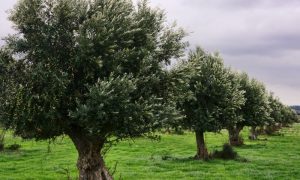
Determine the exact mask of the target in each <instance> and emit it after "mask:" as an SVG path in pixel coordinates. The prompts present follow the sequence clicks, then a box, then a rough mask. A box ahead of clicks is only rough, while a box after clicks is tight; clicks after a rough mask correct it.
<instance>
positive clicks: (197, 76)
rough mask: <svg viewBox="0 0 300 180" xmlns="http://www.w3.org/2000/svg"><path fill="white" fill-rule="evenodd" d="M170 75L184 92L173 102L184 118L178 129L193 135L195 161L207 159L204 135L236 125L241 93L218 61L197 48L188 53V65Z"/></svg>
mask: <svg viewBox="0 0 300 180" xmlns="http://www.w3.org/2000/svg"><path fill="white" fill-rule="evenodd" d="M172 73H173V74H175V75H174V76H175V77H177V81H178V84H181V86H182V89H183V90H184V91H183V94H184V95H183V96H182V98H179V99H178V100H177V101H178V108H179V109H180V110H181V111H182V113H183V115H184V119H183V121H182V126H183V127H184V128H185V129H189V130H192V131H194V132H195V134H196V143H197V153H196V156H195V158H196V159H207V158H208V151H207V148H206V145H205V141H204V133H205V132H218V131H220V130H221V129H222V128H224V127H226V126H227V125H228V124H230V123H233V121H234V122H236V121H238V118H235V111H236V110H237V109H239V108H240V107H241V106H242V105H243V104H244V97H243V91H240V90H239V84H238V83H235V82H236V80H234V79H235V76H233V75H232V72H231V70H230V69H228V68H225V67H224V64H223V61H222V59H221V58H220V57H219V56H218V55H212V54H208V53H206V52H204V51H203V50H202V49H201V48H197V49H196V51H194V52H191V53H190V54H189V58H188V61H187V62H183V63H181V64H179V65H177V67H176V68H174V70H173V72H172ZM232 78H233V79H232Z"/></svg>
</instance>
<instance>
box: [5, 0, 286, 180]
mask: <svg viewBox="0 0 300 180" xmlns="http://www.w3.org/2000/svg"><path fill="white" fill-rule="evenodd" d="M10 20H11V21H12V22H13V23H14V27H15V30H16V32H17V34H15V35H13V36H9V37H7V38H6V45H5V46H4V47H2V48H1V50H0V78H1V79H0V80H1V92H0V93H1V94H0V97H1V99H0V101H1V104H0V123H1V125H3V126H4V128H6V129H11V130H13V131H14V133H15V134H16V135H18V136H21V137H22V138H30V139H36V140H45V139H53V138H55V137H58V136H61V135H67V136H69V137H70V138H71V140H72V141H73V143H74V145H75V147H76V149H77V151H78V162H77V167H78V170H79V179H82V180H86V179H91V180H94V179H95V180H96V179H112V176H111V174H110V173H109V172H108V170H107V168H106V166H105V163H104V159H103V151H104V149H105V147H106V146H110V145H111V144H112V143H113V142H115V141H119V140H122V139H126V138H134V137H137V136H139V137H140V136H146V137H153V135H155V134H154V133H155V132H156V131H157V130H159V129H161V128H163V127H165V126H170V125H171V126H172V127H176V126H182V127H184V128H186V129H189V130H193V131H195V133H196V139H197V146H198V152H197V156H196V157H197V158H200V159H202V158H205V157H206V156H207V154H208V153H207V150H206V147H205V143H204V138H203V137H204V132H207V131H212V132H217V131H219V130H221V129H222V128H228V129H229V130H230V131H231V132H233V131H238V130H239V129H241V128H242V127H244V126H252V127H257V126H259V125H261V122H265V119H268V120H269V121H268V122H269V123H270V124H274V122H277V119H276V120H275V118H273V119H272V120H271V119H270V118H268V117H270V114H271V113H270V110H266V109H272V108H270V105H268V101H267V100H268V97H267V96H266V93H265V89H264V87H263V85H262V84H261V83H258V82H257V81H255V80H251V81H250V80H249V79H248V77H247V76H246V75H245V74H237V73H234V72H233V71H231V70H230V69H228V68H225V67H224V65H223V62H222V60H221V59H220V57H219V56H217V55H210V54H207V53H205V52H204V51H203V50H201V49H197V50H196V52H193V53H191V54H190V56H189V60H188V61H186V62H184V63H182V64H178V66H176V67H175V68H174V69H172V70H170V71H169V70H167V69H166V68H165V65H168V64H169V63H170V61H171V60H172V59H179V58H180V57H182V55H183V53H184V51H185V48H186V45H187V43H186V42H184V41H183V38H184V36H185V33H184V31H183V30H181V29H179V28H176V27H175V26H168V25H167V23H166V21H165V16H164V13H163V12H162V11H160V10H158V9H151V8H150V7H149V6H148V4H147V2H146V1H142V2H140V3H138V5H137V6H134V4H133V3H132V2H131V1H128V0H93V1H80V0H39V1H35V0H22V1H19V3H18V5H17V6H15V8H14V9H13V10H12V11H11V15H10ZM249 89H250V90H249ZM276 102H277V101H276ZM276 102H275V103H274V104H276ZM274 114H276V113H275V112H274ZM274 116H275V115H274ZM277 116H280V119H281V120H282V121H284V119H285V116H282V114H280V115H277V114H276V118H277ZM278 118H279V117H278ZM235 134H236V133H235ZM231 136H233V134H232V133H231ZM231 139H233V138H231Z"/></svg>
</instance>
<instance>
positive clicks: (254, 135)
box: [249, 126, 257, 140]
mask: <svg viewBox="0 0 300 180" xmlns="http://www.w3.org/2000/svg"><path fill="white" fill-rule="evenodd" d="M249 139H251V140H257V132H256V126H252V127H251V130H250V136H249Z"/></svg>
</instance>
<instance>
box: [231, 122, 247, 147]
mask: <svg viewBox="0 0 300 180" xmlns="http://www.w3.org/2000/svg"><path fill="white" fill-rule="evenodd" d="M242 129H243V127H239V126H236V127H230V128H228V133H229V143H230V145H231V146H241V145H243V144H244V142H243V139H242V137H240V132H241V130H242Z"/></svg>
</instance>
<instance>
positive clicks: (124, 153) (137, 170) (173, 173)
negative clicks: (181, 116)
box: [0, 124, 300, 180]
mask: <svg viewBox="0 0 300 180" xmlns="http://www.w3.org/2000/svg"><path fill="white" fill-rule="evenodd" d="M281 133H282V134H283V136H261V137H260V138H261V139H264V138H266V139H267V140H259V141H248V140H247V135H248V133H247V130H244V131H243V136H244V139H246V141H245V143H246V145H245V146H243V147H239V148H235V150H236V151H237V152H238V153H239V155H240V156H242V157H243V158H246V159H247V160H248V162H242V161H233V160H232V161H223V160H211V161H208V162H204V161H195V160H192V159H191V157H192V156H193V155H194V154H195V138H194V134H192V133H186V134H185V135H162V136H161V140H160V141H151V140H147V139H137V140H136V141H135V142H132V141H125V142H121V143H119V144H118V145H117V146H114V147H113V148H112V149H111V150H110V151H109V152H108V154H107V155H106V157H105V160H106V164H107V165H108V166H109V167H111V168H112V169H113V167H114V166H115V165H116V172H115V174H114V176H115V178H116V179H130V180H131V179H164V180H165V179H222V180H223V179H280V180H281V179H300V124H296V125H294V126H293V127H292V128H285V129H283V130H282V131H281ZM205 139H206V141H207V145H208V148H209V150H210V151H212V150H216V149H221V147H222V144H223V143H225V142H226V141H227V133H226V131H222V133H221V134H213V133H207V134H206V138H205ZM13 143H20V144H21V145H22V147H21V149H20V150H19V151H17V152H11V151H7V150H6V151H4V152H1V153H0V179H1V180H8V179H13V180H15V179H20V180H21V179H22V180H23V179H67V174H68V173H67V172H69V174H70V176H71V177H72V178H73V179H76V177H77V170H76V165H75V164H76V159H77V152H76V151H75V148H74V146H73V144H72V143H71V141H70V140H69V139H68V138H60V139H57V140H56V141H55V143H54V144H53V143H52V144H51V145H50V149H51V152H48V142H46V141H45V142H35V141H22V140H20V139H18V138H13V137H11V136H8V137H7V138H6V145H9V144H13Z"/></svg>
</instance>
